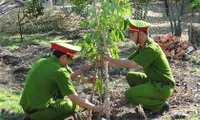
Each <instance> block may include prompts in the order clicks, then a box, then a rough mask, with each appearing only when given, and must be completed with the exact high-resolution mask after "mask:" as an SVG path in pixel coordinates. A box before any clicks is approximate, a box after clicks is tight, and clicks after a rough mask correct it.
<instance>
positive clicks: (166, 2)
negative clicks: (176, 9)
mask: <svg viewBox="0 0 200 120" xmlns="http://www.w3.org/2000/svg"><path fill="white" fill-rule="evenodd" d="M164 3H165V12H166V15H167V17H169V3H168V0H165V1H164Z"/></svg>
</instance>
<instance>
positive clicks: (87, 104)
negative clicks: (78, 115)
mask: <svg viewBox="0 0 200 120" xmlns="http://www.w3.org/2000/svg"><path fill="white" fill-rule="evenodd" d="M68 97H69V99H70V100H71V101H72V102H74V103H76V104H77V105H79V106H81V107H84V108H88V109H92V110H95V111H97V112H100V113H102V112H104V110H105V107H103V106H95V105H94V104H92V103H91V102H89V101H88V100H87V99H83V98H82V97H80V96H78V94H77V93H75V94H71V95H69V96H68Z"/></svg>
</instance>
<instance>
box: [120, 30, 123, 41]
mask: <svg viewBox="0 0 200 120" xmlns="http://www.w3.org/2000/svg"><path fill="white" fill-rule="evenodd" d="M119 38H120V39H121V40H122V41H124V34H123V32H122V31H119Z"/></svg>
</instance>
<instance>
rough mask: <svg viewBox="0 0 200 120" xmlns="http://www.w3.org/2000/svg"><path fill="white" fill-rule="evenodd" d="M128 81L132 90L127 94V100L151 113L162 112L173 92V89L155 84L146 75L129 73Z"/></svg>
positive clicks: (158, 83)
mask: <svg viewBox="0 0 200 120" xmlns="http://www.w3.org/2000/svg"><path fill="white" fill-rule="evenodd" d="M126 79H127V82H128V84H129V85H130V88H129V89H128V90H127V91H126V92H125V98H126V99H127V100H128V101H129V102H130V103H133V104H136V105H138V104H141V105H142V106H143V108H146V109H149V110H151V112H158V111H160V110H161V109H162V107H163V105H164V103H165V101H166V100H167V99H168V98H169V97H170V96H171V95H172V92H173V88H171V87H169V86H168V85H162V84H161V83H160V82H153V81H152V80H150V79H149V78H148V77H147V76H146V75H145V74H144V73H140V72H129V73H128V74H127V76H126Z"/></svg>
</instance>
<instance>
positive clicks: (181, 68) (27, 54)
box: [0, 3, 200, 120]
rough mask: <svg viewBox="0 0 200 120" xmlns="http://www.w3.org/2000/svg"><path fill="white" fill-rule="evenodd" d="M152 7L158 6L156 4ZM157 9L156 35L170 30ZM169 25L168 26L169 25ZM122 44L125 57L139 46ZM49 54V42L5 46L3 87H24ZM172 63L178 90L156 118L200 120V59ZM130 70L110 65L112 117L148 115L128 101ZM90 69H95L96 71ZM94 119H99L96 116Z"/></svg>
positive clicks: (0, 63) (129, 119)
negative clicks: (165, 110) (36, 65)
mask: <svg viewBox="0 0 200 120" xmlns="http://www.w3.org/2000/svg"><path fill="white" fill-rule="evenodd" d="M157 5H158V6H159V7H161V8H162V7H163V6H162V5H160V4H159V3H158V4H157ZM152 6H153V7H155V4H154V3H152ZM154 10H157V9H152V11H150V12H149V14H150V15H154V17H155V19H154V20H158V21H159V20H160V21H159V22H160V23H162V24H157V23H154V24H155V25H156V24H157V26H158V27H157V28H155V31H156V33H155V32H154V34H153V35H157V34H166V33H170V32H169V31H170V29H169V23H168V22H167V19H166V18H164V17H163V16H162V14H163V13H162V12H161V11H154ZM153 13H156V14H153ZM160 15H161V16H160ZM156 17H157V18H156ZM152 20H153V19H152ZM166 25H167V26H168V27H166ZM162 26H165V28H162ZM159 29H160V30H159ZM159 31H160V32H159ZM183 38H186V39H187V38H188V35H187V27H185V28H184V32H183ZM119 47H120V52H119V54H120V56H121V57H127V56H128V55H130V53H131V52H133V51H134V50H135V49H136V47H135V46H134V45H133V43H132V42H131V41H129V40H126V41H125V42H124V43H119ZM47 53H49V45H37V44H32V45H23V46H21V47H20V48H17V49H11V48H9V47H1V48H0V71H1V72H0V89H2V88H6V89H10V88H11V89H14V90H22V89H23V87H24V81H25V78H26V74H27V72H28V70H29V69H30V67H31V65H32V64H33V63H34V61H36V60H37V59H38V58H40V57H41V56H42V55H45V54H47ZM86 61H87V60H86V59H85V58H84V57H78V58H77V59H76V60H74V61H73V62H72V63H70V65H69V66H70V67H71V68H72V69H73V70H76V69H77V68H79V67H80V66H82V65H83V64H84V63H85V62H86ZM170 65H171V68H172V71H173V75H174V78H175V80H176V87H175V89H174V93H173V95H172V97H171V98H170V99H169V103H170V105H171V110H170V111H169V112H168V113H166V114H165V115H164V116H161V117H160V118H157V119H156V120H163V119H172V117H173V116H174V115H178V116H179V117H184V115H188V117H187V118H188V119H189V118H190V117H192V116H198V117H197V118H198V119H200V107H199V104H200V62H199V61H195V60H188V61H180V62H178V63H170ZM128 71H130V70H128V69H122V68H109V74H110V77H109V79H110V84H109V86H110V101H111V116H112V119H113V120H140V119H145V117H144V116H142V115H140V114H138V113H136V112H135V110H134V107H135V106H134V105H131V104H129V103H127V102H126V100H125V99H124V92H125V90H126V89H127V88H128V87H129V86H128V84H127V83H126V80H125V75H126V73H127V72H128ZM137 71H141V69H138V70H137ZM90 72H92V70H91V71H90ZM77 89H78V93H79V94H81V95H82V96H85V97H87V96H89V93H90V92H91V89H90V87H88V86H79V87H78V88H77ZM82 91H84V92H82ZM94 99H95V100H94V101H98V100H97V99H98V96H97V95H96V97H95V98H94ZM85 113H86V111H85V110H81V111H80V113H79V115H80V116H81V117H82V118H83V120H86V118H85V117H86V114H85ZM94 120H96V118H94Z"/></svg>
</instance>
